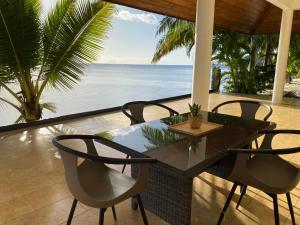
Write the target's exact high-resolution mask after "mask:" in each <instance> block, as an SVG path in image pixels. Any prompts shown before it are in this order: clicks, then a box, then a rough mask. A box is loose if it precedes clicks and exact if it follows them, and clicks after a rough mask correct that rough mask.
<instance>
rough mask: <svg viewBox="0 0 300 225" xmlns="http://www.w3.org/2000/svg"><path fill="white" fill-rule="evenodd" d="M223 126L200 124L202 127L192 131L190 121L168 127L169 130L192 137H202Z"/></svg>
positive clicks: (208, 123)
mask: <svg viewBox="0 0 300 225" xmlns="http://www.w3.org/2000/svg"><path fill="white" fill-rule="evenodd" d="M223 126H224V125H222V124H217V123H211V122H202V125H201V127H200V128H199V129H192V128H191V126H190V121H189V120H188V121H185V122H182V123H177V124H174V125H170V126H169V130H171V131H175V132H178V133H184V134H188V135H192V136H204V135H206V134H208V133H210V132H212V131H214V130H217V129H220V128H222V127H223Z"/></svg>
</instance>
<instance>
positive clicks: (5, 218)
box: [0, 94, 300, 225]
mask: <svg viewBox="0 0 300 225" xmlns="http://www.w3.org/2000/svg"><path fill="white" fill-rule="evenodd" d="M232 99H252V100H259V101H263V102H265V103H268V104H269V103H270V99H269V98H263V97H261V98H260V99H258V97H257V96H236V95H220V94H210V96H209V109H211V108H212V107H213V106H215V105H217V104H218V103H221V102H223V101H227V100H232ZM188 102H190V99H189V98H185V99H180V100H174V101H170V102H166V103H164V104H166V105H167V106H170V107H172V108H173V109H175V110H177V111H178V112H180V113H184V112H187V111H188V108H187V103H188ZM273 109H274V113H273V115H272V116H271V118H270V120H271V121H274V122H276V123H277V126H278V128H289V129H300V121H299V118H300V100H299V99H298V100H296V99H284V101H283V103H282V104H279V105H274V106H273ZM222 112H223V113H229V114H237V115H238V114H239V109H238V108H234V107H230V108H227V109H225V111H222ZM164 116H166V115H164V114H163V112H160V111H159V110H157V109H155V108H148V109H147V112H146V118H147V119H157V118H161V117H164ZM129 122H130V121H129V120H128V119H127V118H126V117H125V116H124V115H123V114H122V113H121V112H120V111H115V112H112V113H105V114H99V115H94V116H90V117H82V118H79V119H74V120H68V121H63V122H61V123H53V124H46V125H41V126H38V127H31V128H27V129H23V130H15V131H10V132H4V133H1V157H0V173H1V182H0V193H1V195H0V224H1V225H25V224H26V225H27V224H43V225H46V224H49V225H50V224H51V225H59V224H65V223H66V220H67V215H68V212H69V208H70V205H71V202H72V195H71V193H70V192H69V190H68V188H67V186H66V183H65V180H64V170H63V165H62V162H61V160H60V157H59V154H58V152H57V149H56V148H55V147H54V146H53V145H52V144H51V139H52V138H53V137H54V136H55V135H59V134H77V133H84V134H94V133H96V132H100V131H105V130H111V129H114V128H119V127H126V126H129ZM291 141H292V142H295V141H296V142H297V143H296V144H300V142H299V140H291V139H287V140H286V143H291ZM281 144H285V143H282V142H280V143H277V144H276V147H280V145H281ZM101 154H104V155H109V156H112V154H113V155H114V156H116V157H124V156H123V154H121V153H118V152H117V151H114V150H113V149H110V148H101ZM285 158H286V159H287V160H289V161H291V162H292V163H294V164H295V165H298V166H300V156H299V155H297V154H293V155H288V156H287V157H285ZM120 168H121V166H118V167H117V168H116V169H120ZM126 173H127V174H129V173H130V167H127V169H126ZM230 187H231V183H230V182H227V181H225V180H223V179H220V178H217V177H214V176H212V175H209V174H207V173H202V174H201V175H199V176H198V177H196V178H194V182H193V200H192V224H207V225H209V224H216V222H217V218H218V216H219V213H220V211H221V209H222V207H223V205H224V203H225V200H226V198H227V195H228V192H229V190H230ZM291 196H292V200H293V205H294V210H295V216H296V221H300V185H298V186H297V188H296V189H294V190H293V191H292V193H291ZM237 198H238V194H236V195H235V196H234V200H233V202H236V201H237ZM272 207H273V205H272V201H271V199H270V198H268V197H266V195H265V194H263V193H262V192H260V191H258V190H257V189H253V188H250V189H249V190H248V191H247V194H246V196H245V198H244V199H243V201H242V204H241V207H240V208H239V210H236V209H235V204H234V203H232V204H231V205H230V208H229V210H228V212H227V214H226V217H225V220H224V221H223V224H232V225H237V224H247V225H250V224H272V223H273V222H272V221H273V208H272ZM279 207H280V208H279V212H280V222H281V224H287V225H288V224H291V220H290V216H289V211H288V206H287V203H286V199H285V198H284V196H283V197H280V200H279ZM116 211H117V217H118V220H117V221H114V220H113V217H112V213H111V211H110V210H108V211H107V215H106V219H105V224H119V225H125V224H128V225H129V224H130V225H135V224H136V225H138V224H142V220H141V216H140V214H139V212H138V211H135V210H131V209H130V201H129V200H127V201H125V202H123V203H121V204H118V205H116ZM146 213H147V216H148V220H149V223H150V224H155V225H158V224H161V225H163V224H168V223H166V222H165V221H163V220H162V219H160V218H159V217H157V216H156V215H154V214H152V213H151V212H149V211H146ZM98 214H99V212H98V210H97V209H93V208H89V207H87V206H84V205H83V204H79V206H78V207H77V209H76V211H75V216H74V220H73V223H72V224H78V225H79V224H84V225H89V224H97V221H98Z"/></svg>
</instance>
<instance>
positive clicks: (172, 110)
mask: <svg viewBox="0 0 300 225" xmlns="http://www.w3.org/2000/svg"><path fill="white" fill-rule="evenodd" d="M149 104H152V105H156V106H159V107H162V108H164V109H166V110H168V111H169V112H170V114H171V115H173V116H175V115H179V113H178V112H177V111H175V110H174V109H171V108H170V107H168V106H165V105H162V104H160V103H156V102H149Z"/></svg>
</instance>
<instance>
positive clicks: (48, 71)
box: [0, 0, 114, 121]
mask: <svg viewBox="0 0 300 225" xmlns="http://www.w3.org/2000/svg"><path fill="white" fill-rule="evenodd" d="M113 13H114V6H113V5H112V4H109V3H106V2H103V1H102V0H91V1H89V0H80V1H75V0H60V1H59V2H57V4H56V5H55V7H54V8H53V9H52V10H51V12H50V13H49V14H48V15H46V16H44V15H42V12H41V6H40V1H39V0H1V1H0V88H1V89H3V90H5V91H7V92H8V93H9V94H10V95H11V96H12V97H13V98H14V100H15V101H9V100H8V99H4V98H0V100H2V101H3V102H5V103H8V104H9V105H11V106H13V107H14V108H15V109H17V110H18V111H19V112H20V114H21V116H20V118H19V119H18V121H21V120H25V121H33V120H38V119H40V118H41V117H42V111H43V109H49V110H54V107H53V104H49V103H42V102H41V98H42V95H43V93H44V91H45V88H46V87H54V88H59V89H69V88H72V87H73V85H74V84H76V83H77V82H78V81H79V80H80V77H81V76H82V75H83V69H84V67H85V66H86V65H87V64H88V63H91V62H93V61H95V60H96V58H97V55H98V53H99V51H100V50H102V45H103V41H104V39H105V37H106V34H107V31H108V29H109V27H110V21H111V18H112V15H113ZM16 87H17V88H16Z"/></svg>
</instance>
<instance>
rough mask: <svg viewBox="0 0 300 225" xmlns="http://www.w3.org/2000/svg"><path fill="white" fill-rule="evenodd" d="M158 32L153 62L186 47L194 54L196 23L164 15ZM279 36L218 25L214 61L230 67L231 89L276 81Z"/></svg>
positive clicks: (248, 88)
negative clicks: (251, 33) (220, 27)
mask: <svg viewBox="0 0 300 225" xmlns="http://www.w3.org/2000/svg"><path fill="white" fill-rule="evenodd" d="M156 35H157V36H158V37H159V38H160V39H159V41H158V44H157V47H156V50H155V53H154V56H153V59H152V63H157V62H158V61H159V60H160V59H161V58H162V57H164V56H166V55H167V54H169V53H170V52H172V51H173V50H175V49H177V48H182V47H183V48H186V52H187V55H188V56H190V53H191V49H192V48H193V46H194V43H195V24H194V23H193V22H190V21H184V20H180V19H176V18H171V17H164V18H163V19H162V20H161V22H160V24H159V27H158V29H157V33H156ZM277 36H278V35H252V36H250V35H246V34H241V33H237V32H231V31H227V30H224V29H219V28H215V30H214V40H213V57H212V61H213V62H215V63H217V64H221V65H224V66H226V67H227V68H228V69H229V71H228V72H223V73H222V76H226V75H228V76H229V77H230V80H229V82H228V84H229V86H228V89H229V90H230V91H233V92H243V93H252V94H254V93H257V92H258V91H262V90H264V89H265V88H267V87H269V84H272V83H273V82H272V79H273V77H274V70H273V68H275V60H274V59H275V58H276V50H275V49H276V47H275V45H276V42H278V41H277V39H278V38H277ZM276 46H277V45H276ZM274 56H275V57H274ZM270 68H271V69H270Z"/></svg>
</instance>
